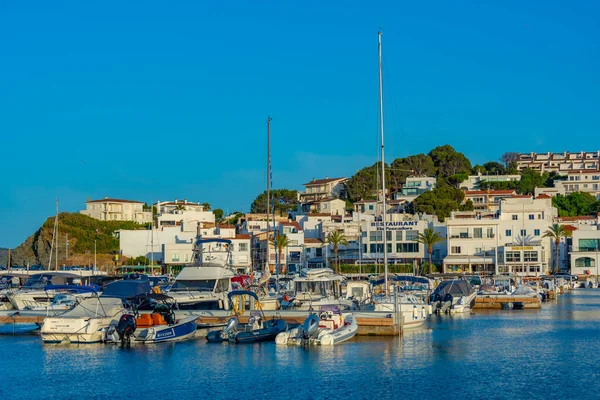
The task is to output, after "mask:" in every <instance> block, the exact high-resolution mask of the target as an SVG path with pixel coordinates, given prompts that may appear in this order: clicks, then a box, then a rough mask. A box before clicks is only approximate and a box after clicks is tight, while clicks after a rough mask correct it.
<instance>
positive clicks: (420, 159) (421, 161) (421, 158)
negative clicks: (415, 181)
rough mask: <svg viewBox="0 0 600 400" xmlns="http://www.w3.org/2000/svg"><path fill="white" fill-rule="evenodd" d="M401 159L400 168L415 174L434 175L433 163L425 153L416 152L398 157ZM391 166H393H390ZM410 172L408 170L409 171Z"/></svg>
mask: <svg viewBox="0 0 600 400" xmlns="http://www.w3.org/2000/svg"><path fill="white" fill-rule="evenodd" d="M400 160H402V162H401V166H402V167H404V168H402V169H407V170H411V171H413V172H412V175H415V176H433V175H435V165H434V163H433V159H432V158H431V157H430V156H428V155H426V154H423V153H421V154H416V155H413V156H408V157H405V158H402V159H400ZM392 167H393V166H392ZM409 173H410V172H409Z"/></svg>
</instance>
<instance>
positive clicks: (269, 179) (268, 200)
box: [263, 116, 271, 272]
mask: <svg viewBox="0 0 600 400" xmlns="http://www.w3.org/2000/svg"><path fill="white" fill-rule="evenodd" d="M270 206H271V117H270V116H268V117H267V209H266V212H265V213H266V214H267V253H266V257H267V261H266V262H265V270H264V271H263V272H266V271H267V270H268V269H269V261H270V260H269V246H270V245H269V231H270V229H269V210H270V209H271V207H270Z"/></svg>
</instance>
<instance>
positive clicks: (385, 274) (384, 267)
mask: <svg viewBox="0 0 600 400" xmlns="http://www.w3.org/2000/svg"><path fill="white" fill-rule="evenodd" d="M377 36H378V39H379V46H378V47H379V124H380V127H381V189H382V192H381V193H382V195H381V204H382V207H383V210H382V214H383V215H382V218H381V219H382V221H383V270H384V276H385V293H386V294H388V293H389V289H388V255H387V227H386V202H385V147H384V142H383V138H384V135H383V69H382V60H381V58H382V57H381V31H379V32H377Z"/></svg>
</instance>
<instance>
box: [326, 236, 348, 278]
mask: <svg viewBox="0 0 600 400" xmlns="http://www.w3.org/2000/svg"><path fill="white" fill-rule="evenodd" d="M325 242H326V243H328V244H331V245H333V253H334V254H335V258H336V260H337V271H338V272H340V258H339V257H338V250H339V246H340V245H342V246H348V239H346V236H345V235H344V234H343V233H341V232H340V231H339V230H337V229H336V230H335V231H333V232H330V233H329V235H327V240H326V241H325Z"/></svg>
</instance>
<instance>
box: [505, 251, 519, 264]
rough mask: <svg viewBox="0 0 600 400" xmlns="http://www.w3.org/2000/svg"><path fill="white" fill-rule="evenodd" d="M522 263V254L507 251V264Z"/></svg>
mask: <svg viewBox="0 0 600 400" xmlns="http://www.w3.org/2000/svg"><path fill="white" fill-rule="evenodd" d="M519 261H521V252H519V251H507V252H506V262H519Z"/></svg>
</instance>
